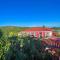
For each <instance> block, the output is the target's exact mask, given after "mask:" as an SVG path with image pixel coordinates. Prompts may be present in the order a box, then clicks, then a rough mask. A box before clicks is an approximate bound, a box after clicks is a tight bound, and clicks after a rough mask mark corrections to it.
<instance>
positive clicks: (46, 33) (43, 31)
mask: <svg viewBox="0 0 60 60" xmlns="http://www.w3.org/2000/svg"><path fill="white" fill-rule="evenodd" d="M18 35H19V36H20V35H24V36H26V35H30V36H34V37H42V38H51V37H52V36H53V29H51V28H46V27H32V28H28V29H26V30H24V31H21V32H20V33H19V34H18Z"/></svg>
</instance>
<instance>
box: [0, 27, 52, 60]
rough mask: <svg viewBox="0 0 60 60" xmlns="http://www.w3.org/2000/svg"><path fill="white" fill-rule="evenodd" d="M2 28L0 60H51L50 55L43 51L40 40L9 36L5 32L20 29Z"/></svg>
mask: <svg viewBox="0 0 60 60" xmlns="http://www.w3.org/2000/svg"><path fill="white" fill-rule="evenodd" d="M4 28H5V29H4V30H3V28H1V29H0V60H52V55H51V54H50V53H48V52H47V51H44V48H45V47H46V46H43V45H42V43H41V40H42V39H41V38H39V39H38V40H36V39H35V37H32V38H31V37H29V36H28V37H22V38H21V37H18V36H17V35H11V36H9V35H8V33H7V32H11V31H12V32H14V31H15V32H19V31H20V28H16V27H14V28H12V27H10V28H11V30H10V28H9V27H8V28H6V27H4ZM13 29H16V30H14V31H13ZM23 29H25V28H22V30H23ZM4 33H5V34H4Z"/></svg>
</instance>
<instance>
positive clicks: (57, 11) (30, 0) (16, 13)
mask: <svg viewBox="0 0 60 60" xmlns="http://www.w3.org/2000/svg"><path fill="white" fill-rule="evenodd" d="M43 25H45V26H48V27H60V0H0V26H23V27H32V26H33V27H35V26H43Z"/></svg>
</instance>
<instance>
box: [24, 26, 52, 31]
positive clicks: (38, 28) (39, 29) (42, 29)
mask: <svg viewBox="0 0 60 60" xmlns="http://www.w3.org/2000/svg"><path fill="white" fill-rule="evenodd" d="M52 30H53V29H51V28H46V27H44V28H43V27H32V28H29V29H26V30H24V31H52Z"/></svg>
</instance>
